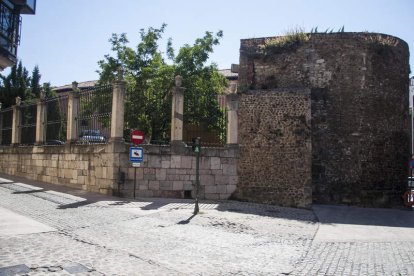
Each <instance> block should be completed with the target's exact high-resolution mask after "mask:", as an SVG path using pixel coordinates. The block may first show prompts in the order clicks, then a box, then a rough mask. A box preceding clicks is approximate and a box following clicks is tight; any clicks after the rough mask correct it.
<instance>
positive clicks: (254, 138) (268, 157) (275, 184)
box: [235, 88, 312, 207]
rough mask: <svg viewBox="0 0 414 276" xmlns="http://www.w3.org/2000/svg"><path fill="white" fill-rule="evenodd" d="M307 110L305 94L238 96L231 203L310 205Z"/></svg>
mask: <svg viewBox="0 0 414 276" xmlns="http://www.w3.org/2000/svg"><path fill="white" fill-rule="evenodd" d="M310 107H311V102H310V91H309V90H308V89H294V88H293V89H269V90H250V91H248V92H245V93H243V94H241V95H240V98H239V140H240V160H239V183H238V186H237V191H236V193H235V197H236V198H238V199H244V200H249V201H256V202H261V203H272V204H278V205H283V206H292V207H309V206H310V204H311V203H312V187H311V182H312V181H311V180H312V175H311V154H312V152H311V132H310V128H311V124H310V118H311V112H310Z"/></svg>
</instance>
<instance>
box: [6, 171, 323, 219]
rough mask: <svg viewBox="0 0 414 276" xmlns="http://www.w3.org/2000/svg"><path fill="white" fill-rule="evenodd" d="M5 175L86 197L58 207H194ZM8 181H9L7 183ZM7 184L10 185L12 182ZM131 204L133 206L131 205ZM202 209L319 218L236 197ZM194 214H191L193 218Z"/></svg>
mask: <svg viewBox="0 0 414 276" xmlns="http://www.w3.org/2000/svg"><path fill="white" fill-rule="evenodd" d="M2 177H4V178H5V180H12V181H11V182H22V183H28V184H30V185H33V186H37V187H40V188H43V191H45V190H49V191H56V192H60V193H66V194H69V195H73V196H77V197H81V198H84V199H85V200H83V201H77V202H74V203H69V204H61V205H59V207H57V208H58V209H69V208H78V207H84V206H87V205H91V204H95V203H99V202H106V203H105V204H106V205H107V206H123V205H128V204H130V203H135V202H139V203H147V205H145V206H142V205H141V206H139V207H137V206H133V204H132V206H131V207H132V208H135V207H137V208H140V209H141V210H157V209H160V208H163V207H165V206H167V205H168V207H169V208H170V209H191V210H192V209H193V208H194V207H193V203H194V200H193V199H177V198H137V199H130V198H119V197H116V196H108V195H103V194H99V193H94V192H89V191H85V190H80V189H78V188H75V187H67V186H62V185H55V184H50V183H45V182H42V181H35V180H30V179H26V178H23V177H18V176H10V175H5V174H1V173H0V178H2ZM4 184H6V183H4ZM7 184H10V182H8V183H7ZM108 202H109V203H108ZM127 207H129V206H127ZM200 210H217V211H220V212H235V213H242V214H249V215H257V216H266V217H272V218H282V219H288V220H300V221H305V222H310V223H315V222H316V221H317V218H316V217H315V215H314V213H313V212H312V210H305V209H297V208H288V207H280V206H276V205H267V204H259V203H249V202H239V201H234V200H217V201H213V200H201V201H200ZM192 218H193V217H191V219H192ZM187 221H188V222H189V220H184V221H183V223H184V222H187Z"/></svg>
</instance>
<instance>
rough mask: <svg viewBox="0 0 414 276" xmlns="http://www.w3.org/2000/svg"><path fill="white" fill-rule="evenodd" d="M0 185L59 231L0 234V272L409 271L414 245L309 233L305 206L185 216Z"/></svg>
mask: <svg viewBox="0 0 414 276" xmlns="http://www.w3.org/2000/svg"><path fill="white" fill-rule="evenodd" d="M0 183H1V184H0V207H2V208H6V209H8V210H10V211H12V212H15V213H17V214H19V215H23V216H26V217H28V218H31V219H34V220H36V221H37V222H40V223H43V224H45V225H47V226H49V227H52V228H53V229H56V230H54V231H49V232H43V233H32V234H24V235H6V236H1V235H0V275H1V276H3V275H414V242H412V241H404V239H403V238H402V239H401V241H392V242H388V241H387V242H363V241H360V242H348V241H341V242H338V241H324V240H323V239H315V236H316V235H317V233H318V229H319V227H320V226H321V224H320V223H319V222H318V220H317V218H316V216H315V215H314V213H313V212H312V211H309V210H301V209H292V208H282V207H277V206H268V205H260V204H251V203H240V202H232V201H224V202H220V201H209V202H207V201H206V202H202V203H201V205H200V209H201V213H200V214H198V215H197V216H192V211H193V208H194V205H193V203H192V201H189V200H174V199H137V200H130V199H121V198H115V197H114V198H108V197H102V198H101V200H93V201H89V200H86V199H85V198H83V197H81V196H74V195H71V194H68V193H62V192H55V191H50V190H48V189H39V188H38V187H36V185H35V184H32V183H31V184H32V186H30V185H29V186H28V185H21V184H24V183H20V184H19V183H5V181H2V179H1V178H0ZM373 234H375V233H373ZM12 270H14V271H15V272H14V273H13V272H11V271H12Z"/></svg>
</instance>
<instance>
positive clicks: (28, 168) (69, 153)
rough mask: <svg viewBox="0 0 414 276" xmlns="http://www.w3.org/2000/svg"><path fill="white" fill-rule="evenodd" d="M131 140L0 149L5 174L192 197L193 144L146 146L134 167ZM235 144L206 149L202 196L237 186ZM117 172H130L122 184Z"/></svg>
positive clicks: (128, 193) (117, 191)
mask: <svg viewBox="0 0 414 276" xmlns="http://www.w3.org/2000/svg"><path fill="white" fill-rule="evenodd" d="M128 147H129V146H128V145H126V144H124V143H109V144H106V145H99V144H96V145H71V144H68V145H65V146H34V147H32V146H27V147H24V146H22V147H3V148H0V170H1V172H2V173H6V174H10V175H17V176H22V177H26V178H29V179H35V180H40V181H45V182H49V183H54V184H58V185H65V186H71V187H75V188H79V189H83V190H88V191H93V192H99V193H104V194H110V195H121V196H124V197H132V196H133V194H134V191H133V188H134V173H135V171H136V177H135V179H136V190H135V195H136V196H137V197H175V198H184V197H191V196H194V195H193V194H192V191H193V190H194V185H193V184H194V183H195V159H196V158H195V154H194V153H193V152H192V151H191V147H185V146H184V145H183V146H180V147H178V148H177V147H176V149H174V147H170V146H152V145H144V146H143V147H144V162H143V163H142V166H141V167H139V168H136V169H134V168H132V165H131V163H130V162H129V151H128ZM237 158H238V149H237V147H231V148H217V149H213V148H210V149H209V148H202V151H201V158H200V184H201V187H200V188H201V189H200V193H199V195H200V198H202V199H203V198H205V199H227V198H229V197H230V195H231V194H232V193H233V192H234V190H235V189H236V183H237V180H238V176H237ZM118 172H123V173H125V175H126V179H125V182H124V183H123V184H120V183H118V179H119V178H118Z"/></svg>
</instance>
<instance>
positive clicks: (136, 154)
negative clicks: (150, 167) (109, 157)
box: [129, 147, 144, 163]
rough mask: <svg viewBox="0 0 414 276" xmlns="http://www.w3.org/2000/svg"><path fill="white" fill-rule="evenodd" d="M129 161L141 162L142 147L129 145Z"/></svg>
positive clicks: (142, 155) (142, 157) (142, 159)
mask: <svg viewBox="0 0 414 276" xmlns="http://www.w3.org/2000/svg"><path fill="white" fill-rule="evenodd" d="M129 161H130V162H132V163H141V162H143V161H144V149H143V148H137V147H131V148H129Z"/></svg>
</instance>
